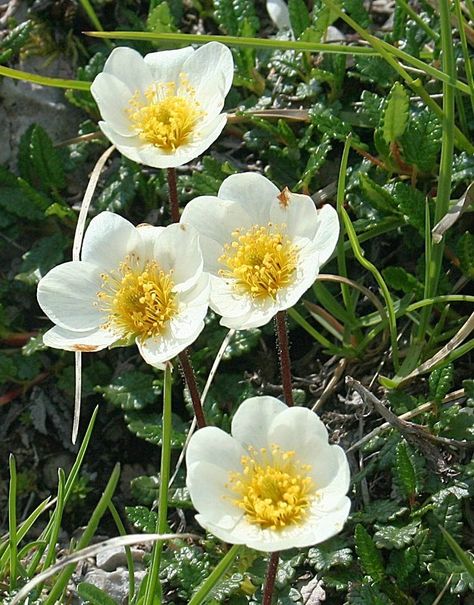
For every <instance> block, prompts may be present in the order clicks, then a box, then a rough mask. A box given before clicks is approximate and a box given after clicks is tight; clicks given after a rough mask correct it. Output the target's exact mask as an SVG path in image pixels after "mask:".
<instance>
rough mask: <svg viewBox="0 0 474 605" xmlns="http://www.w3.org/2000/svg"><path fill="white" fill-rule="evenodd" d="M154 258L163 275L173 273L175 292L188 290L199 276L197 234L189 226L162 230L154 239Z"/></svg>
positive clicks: (199, 263) (201, 264)
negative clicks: (163, 272)
mask: <svg viewBox="0 0 474 605" xmlns="http://www.w3.org/2000/svg"><path fill="white" fill-rule="evenodd" d="M154 257H155V259H156V260H157V262H158V264H159V265H160V267H161V268H162V269H163V271H165V273H169V272H173V281H174V283H175V287H174V288H173V290H174V291H175V292H183V291H185V290H188V289H189V288H191V287H192V286H193V285H194V284H195V283H196V282H197V280H198V279H199V277H200V276H201V273H202V268H203V260H202V254H201V249H200V247H199V234H198V232H197V231H196V230H195V229H194V228H193V227H192V226H191V225H187V224H185V223H175V224H173V225H169V226H168V227H166V228H165V229H163V230H162V231H161V232H160V233H159V234H158V237H157V238H156V239H155V245H154Z"/></svg>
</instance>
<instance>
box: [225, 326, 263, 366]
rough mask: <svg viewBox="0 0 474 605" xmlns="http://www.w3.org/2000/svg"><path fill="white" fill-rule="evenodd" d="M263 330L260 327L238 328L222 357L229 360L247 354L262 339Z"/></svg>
mask: <svg viewBox="0 0 474 605" xmlns="http://www.w3.org/2000/svg"><path fill="white" fill-rule="evenodd" d="M261 334H262V331H261V330H260V329H259V328H250V329H249V330H237V332H236V333H235V334H234V336H233V337H232V339H231V341H230V342H229V344H228V345H227V347H226V350H225V352H224V355H223V357H222V359H225V360H229V359H233V358H234V357H240V356H241V355H245V353H248V352H249V351H251V350H252V349H254V348H255V347H256V346H257V344H258V343H259V341H260V338H261Z"/></svg>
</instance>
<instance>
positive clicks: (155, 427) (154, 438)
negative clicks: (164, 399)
mask: <svg viewBox="0 0 474 605" xmlns="http://www.w3.org/2000/svg"><path fill="white" fill-rule="evenodd" d="M125 421H126V422H127V425H128V428H129V430H130V431H131V432H132V433H134V434H135V435H136V436H137V437H141V438H142V439H145V440H146V441H149V442H150V443H153V444H154V445H161V439H162V436H163V430H162V417H161V414H158V412H143V411H141V410H140V411H139V410H130V411H128V412H127V413H126V414H125ZM185 430H186V429H185V425H184V422H183V421H182V420H181V418H179V416H176V415H175V414H173V430H172V431H171V447H172V448H181V447H183V445H184V442H185V441H186V435H185Z"/></svg>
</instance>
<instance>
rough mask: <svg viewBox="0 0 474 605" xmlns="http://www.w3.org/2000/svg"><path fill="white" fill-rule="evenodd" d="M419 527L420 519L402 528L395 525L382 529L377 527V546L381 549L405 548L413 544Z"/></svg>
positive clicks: (375, 535)
mask: <svg viewBox="0 0 474 605" xmlns="http://www.w3.org/2000/svg"><path fill="white" fill-rule="evenodd" d="M419 525H420V520H419V519H415V520H414V521H412V522H411V523H408V525H402V526H400V527H396V526H394V525H386V526H384V527H380V526H378V525H376V528H377V531H376V532H375V534H374V540H375V544H376V545H377V546H378V547H379V548H403V547H405V546H406V545H408V544H411V542H413V538H414V537H415V535H416V533H417V532H418V528H419Z"/></svg>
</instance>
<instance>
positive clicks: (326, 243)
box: [313, 204, 340, 265]
mask: <svg viewBox="0 0 474 605" xmlns="http://www.w3.org/2000/svg"><path fill="white" fill-rule="evenodd" d="M339 229H340V227H339V217H338V216H337V212H336V210H335V209H334V208H333V207H332V206H330V205H329V204H326V205H325V206H323V207H322V208H321V209H320V210H318V224H317V228H316V234H315V236H314V238H313V244H314V245H315V246H316V247H317V249H318V250H319V263H320V265H323V264H324V263H325V262H326V261H327V260H329V258H330V256H331V254H332V253H333V252H334V248H335V247H336V244H337V240H338V237H339Z"/></svg>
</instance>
